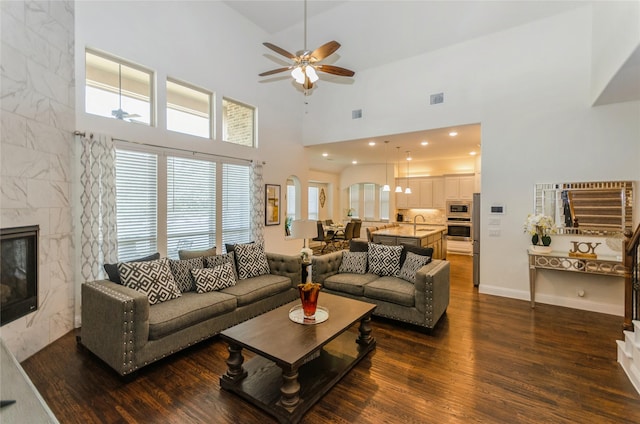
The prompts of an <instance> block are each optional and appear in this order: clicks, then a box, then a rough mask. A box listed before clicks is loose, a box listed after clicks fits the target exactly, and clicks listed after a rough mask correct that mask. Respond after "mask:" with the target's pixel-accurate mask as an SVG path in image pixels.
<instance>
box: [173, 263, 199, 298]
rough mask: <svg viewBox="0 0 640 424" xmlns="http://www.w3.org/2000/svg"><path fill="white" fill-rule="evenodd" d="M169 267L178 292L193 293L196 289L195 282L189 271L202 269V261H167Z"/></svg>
mask: <svg viewBox="0 0 640 424" xmlns="http://www.w3.org/2000/svg"><path fill="white" fill-rule="evenodd" d="M169 266H170V267H171V272H172V273H173V278H174V279H175V280H176V284H177V285H178V290H180V292H182V293H184V292H188V291H194V290H195V289H196V284H195V281H193V277H192V276H191V270H192V269H194V268H204V260H203V259H202V257H200V258H192V259H183V260H181V261H178V260H174V259H169Z"/></svg>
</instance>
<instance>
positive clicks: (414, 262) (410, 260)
mask: <svg viewBox="0 0 640 424" xmlns="http://www.w3.org/2000/svg"><path fill="white" fill-rule="evenodd" d="M429 262H431V258H430V257H428V256H421V255H416V254H415V253H413V252H407V257H406V259H405V260H404V264H403V265H402V269H401V270H400V275H399V277H400V278H402V279H403V280H406V281H408V282H410V283H414V284H415V282H416V272H418V270H419V269H420V268H422V267H423V266H425V265H426V264H428V263H429Z"/></svg>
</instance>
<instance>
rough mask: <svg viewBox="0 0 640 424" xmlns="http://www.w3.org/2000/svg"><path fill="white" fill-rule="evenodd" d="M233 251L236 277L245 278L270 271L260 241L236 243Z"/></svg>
mask: <svg viewBox="0 0 640 424" xmlns="http://www.w3.org/2000/svg"><path fill="white" fill-rule="evenodd" d="M233 253H234V255H235V257H236V265H237V267H238V279H240V280H245V279H247V278H252V277H259V276H261V275H265V274H269V273H271V269H270V268H269V262H268V261H267V254H266V253H265V252H264V245H263V244H262V243H247V244H236V245H235V248H234V250H233Z"/></svg>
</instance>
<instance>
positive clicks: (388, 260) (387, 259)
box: [368, 243, 402, 277]
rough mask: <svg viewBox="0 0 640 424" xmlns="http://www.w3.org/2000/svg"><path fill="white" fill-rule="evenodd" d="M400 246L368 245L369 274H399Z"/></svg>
mask: <svg viewBox="0 0 640 424" xmlns="http://www.w3.org/2000/svg"><path fill="white" fill-rule="evenodd" d="M401 253H402V246H385V245H383V244H374V243H369V253H368V255H369V272H370V273H371V274H376V275H379V276H380V277H383V276H397V275H398V273H399V272H400V254H401Z"/></svg>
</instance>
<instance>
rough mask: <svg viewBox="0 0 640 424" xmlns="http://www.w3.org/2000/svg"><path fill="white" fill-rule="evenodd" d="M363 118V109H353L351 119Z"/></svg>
mask: <svg viewBox="0 0 640 424" xmlns="http://www.w3.org/2000/svg"><path fill="white" fill-rule="evenodd" d="M360 118H362V109H356V110H352V111H351V119H360Z"/></svg>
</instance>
